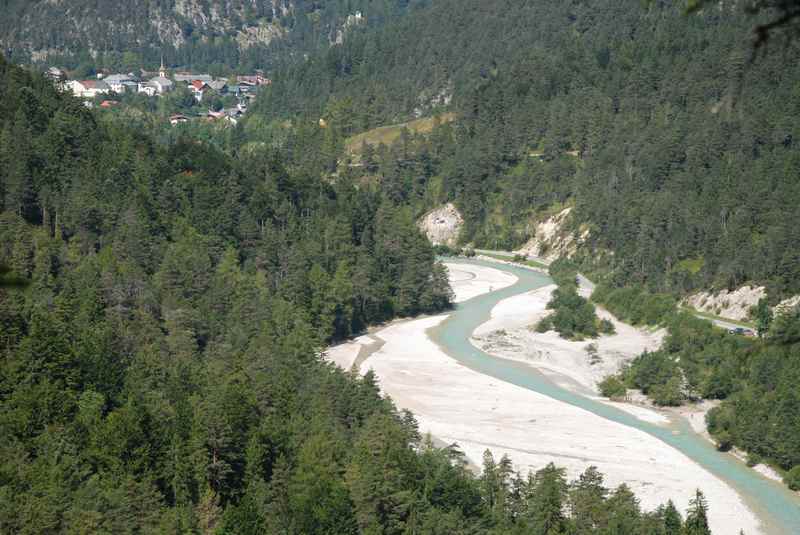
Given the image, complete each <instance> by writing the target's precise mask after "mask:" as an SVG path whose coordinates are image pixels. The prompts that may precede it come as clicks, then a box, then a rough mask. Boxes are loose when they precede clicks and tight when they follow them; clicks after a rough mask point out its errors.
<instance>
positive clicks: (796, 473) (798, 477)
mask: <svg viewBox="0 0 800 535" xmlns="http://www.w3.org/2000/svg"><path fill="white" fill-rule="evenodd" d="M783 481H784V483H786V484H787V485H788V486H789V488H790V489H792V490H800V464H798V465H797V466H795V467H794V468H792V469H791V470H789V471H788V472H787V473H786V476H784V478H783Z"/></svg>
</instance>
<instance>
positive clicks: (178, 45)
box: [0, 0, 419, 78]
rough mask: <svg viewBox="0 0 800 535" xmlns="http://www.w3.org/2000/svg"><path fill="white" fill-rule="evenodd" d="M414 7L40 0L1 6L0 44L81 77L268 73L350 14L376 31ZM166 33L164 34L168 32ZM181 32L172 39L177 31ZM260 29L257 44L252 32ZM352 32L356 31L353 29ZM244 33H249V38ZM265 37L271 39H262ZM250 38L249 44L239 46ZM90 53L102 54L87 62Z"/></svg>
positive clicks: (323, 40)
mask: <svg viewBox="0 0 800 535" xmlns="http://www.w3.org/2000/svg"><path fill="white" fill-rule="evenodd" d="M418 3H419V2H418V1H417V0H411V1H408V0H385V1H383V0H382V1H380V2H374V1H366V0H355V1H354V0H348V1H339V0H335V1H328V2H315V1H311V0H293V1H292V2H285V1H281V2H276V3H273V2H271V1H270V2H253V1H250V0H225V2H224V3H222V4H219V5H216V4H214V3H212V2H208V1H204V0H189V1H187V2H184V3H181V2H176V1H175V0H140V1H138V2H127V3H124V4H118V3H105V2H99V3H98V2H90V1H83V0H80V1H77V2H73V3H71V4H70V6H69V7H68V8H67V7H66V6H64V5H59V4H53V3H51V2H45V1H41V0H5V1H4V2H3V4H2V6H3V17H2V19H0V43H2V44H3V48H4V51H5V49H6V48H8V49H10V51H11V54H12V56H11V57H12V58H13V59H14V60H15V61H30V60H31V59H32V58H34V57H36V56H37V55H38V54H35V53H38V52H40V51H47V53H48V61H49V64H57V65H60V66H62V67H67V68H70V69H74V70H75V74H76V77H78V78H85V77H89V76H91V75H93V74H94V73H95V72H98V71H100V70H101V69H111V70H115V71H121V72H130V71H136V70H138V69H140V68H146V69H149V70H154V69H155V67H156V66H158V65H159V62H160V59H161V57H162V56H163V57H164V59H165V61H166V62H167V64H168V65H176V66H177V65H181V66H184V67H193V68H195V69H198V70H199V69H202V70H204V71H206V72H210V73H211V74H214V75H222V74H227V73H230V72H233V71H234V68H233V66H234V65H236V66H238V67H237V68H236V69H235V70H237V71H239V72H247V71H251V70H252V69H253V68H256V67H261V68H265V67H271V66H272V65H273V64H274V63H275V62H276V61H278V60H280V58H282V57H284V56H294V55H298V56H299V55H302V53H304V52H310V51H314V50H317V49H318V48H321V47H325V48H327V47H328V46H329V45H330V39H331V38H332V36H333V35H335V34H336V32H337V30H340V29H341V28H342V26H343V24H344V23H345V20H346V18H347V17H348V16H349V15H354V14H355V13H356V12H357V11H361V12H362V13H363V15H364V19H363V21H364V26H381V25H383V24H385V23H386V22H387V21H389V20H392V19H394V18H396V17H398V16H400V15H402V14H403V13H405V12H406V11H407V10H409V9H411V8H413V7H415V6H416V4H418ZM166 28H169V30H166ZM178 28H179V29H180V31H179V32H176V29H178ZM259 29H260V30H261V37H260V38H258V39H255V38H254V33H253V32H256V31H258V30H259ZM354 29H355V30H356V31H357V30H358V28H354ZM248 30H249V31H248ZM264 30H267V31H268V32H269V35H270V38H269V39H265V38H264V36H263V33H264ZM242 34H247V35H248V37H249V38H248V41H249V42H248V43H247V44H246V45H245V44H243V42H240V41H239V40H237V37H238V36H239V35H242ZM89 50H97V51H98V52H99V53H98V54H97V55H96V56H95V55H91V54H90V53H89Z"/></svg>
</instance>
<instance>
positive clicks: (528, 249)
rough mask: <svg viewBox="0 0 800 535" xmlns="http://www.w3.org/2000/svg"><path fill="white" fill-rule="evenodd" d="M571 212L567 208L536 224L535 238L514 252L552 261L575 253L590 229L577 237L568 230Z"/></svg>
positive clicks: (570, 209)
mask: <svg viewBox="0 0 800 535" xmlns="http://www.w3.org/2000/svg"><path fill="white" fill-rule="evenodd" d="M571 212H572V208H565V209H564V210H561V211H560V212H559V213H557V214H556V215H554V216H552V217H550V218H548V219H545V220H544V221H542V222H541V223H539V224H538V225H536V228H535V229H534V232H533V238H531V239H530V240H528V243H526V244H525V245H523V246H522V247H520V248H519V249H518V250H516V251H514V252H515V253H517V254H523V255H527V256H535V257H539V258H544V259H545V260H550V261H553V260H556V259H558V258H559V257H560V256H567V257H569V256H572V255H573V254H575V250H576V249H577V247H578V245H579V244H581V243H583V242H584V241H585V240H586V238H587V237H588V236H589V231H588V230H586V231H584V232H583V233H582V234H581V235H580V236H579V237H578V238H577V239H576V238H575V235H574V234H573V233H571V232H567V231H566V229H565V226H566V222H567V220H568V218H569V214H570V213H571Z"/></svg>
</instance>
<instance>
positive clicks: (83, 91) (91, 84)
mask: <svg viewBox="0 0 800 535" xmlns="http://www.w3.org/2000/svg"><path fill="white" fill-rule="evenodd" d="M67 87H68V88H69V90H70V91H72V94H73V95H75V96H76V97H82V98H94V97H96V96H97V95H105V94H107V93H108V92H109V91H111V88H110V87H108V84H107V83H105V82H104V81H103V80H70V81H69V82H67Z"/></svg>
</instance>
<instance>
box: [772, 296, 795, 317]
mask: <svg viewBox="0 0 800 535" xmlns="http://www.w3.org/2000/svg"><path fill="white" fill-rule="evenodd" d="M798 306H800V295H795V296H794V297H790V298H788V299H784V300H783V301H781V302H780V303H778V304H777V305H776V306H775V308H773V310H774V311H775V314H786V313H787V312H791V311H792V310H794V309H795V308H797V307H798Z"/></svg>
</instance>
